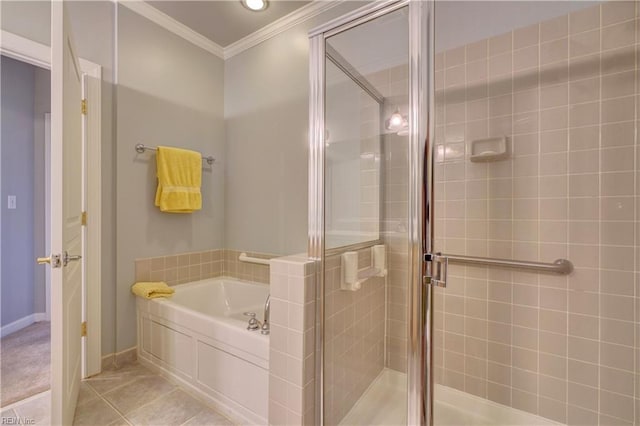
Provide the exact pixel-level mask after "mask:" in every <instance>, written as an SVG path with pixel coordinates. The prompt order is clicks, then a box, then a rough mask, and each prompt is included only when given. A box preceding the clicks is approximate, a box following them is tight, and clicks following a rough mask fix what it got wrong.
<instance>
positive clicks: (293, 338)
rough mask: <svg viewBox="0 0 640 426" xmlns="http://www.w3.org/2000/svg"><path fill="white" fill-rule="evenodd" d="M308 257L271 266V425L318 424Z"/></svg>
mask: <svg viewBox="0 0 640 426" xmlns="http://www.w3.org/2000/svg"><path fill="white" fill-rule="evenodd" d="M313 267H314V263H313V262H311V261H310V260H309V259H308V258H307V257H306V256H285V257H280V258H277V259H274V260H272V262H271V278H270V279H271V332H270V336H269V338H270V348H269V349H270V351H269V424H270V425H287V426H295V425H303V424H304V425H313V424H314V422H315V411H314V410H315V378H314V375H315V319H316V309H315V306H316V302H315V297H316V294H315V275H314V274H313V272H314V270H313Z"/></svg>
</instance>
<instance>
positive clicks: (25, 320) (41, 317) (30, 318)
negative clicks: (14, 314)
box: [0, 312, 47, 337]
mask: <svg viewBox="0 0 640 426" xmlns="http://www.w3.org/2000/svg"><path fill="white" fill-rule="evenodd" d="M46 319H47V314H45V313H44V312H38V313H36V314H31V315H27V316H26V317H22V318H20V319H19V320H16V321H14V322H12V323H10V324H7V325H3V326H2V327H0V337H4V336H8V335H9V334H11V333H15V332H16V331H18V330H22V329H23V328H25V327H28V326H30V325H31V324H33V323H34V322H40V321H46Z"/></svg>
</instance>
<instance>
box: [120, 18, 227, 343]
mask: <svg viewBox="0 0 640 426" xmlns="http://www.w3.org/2000/svg"><path fill="white" fill-rule="evenodd" d="M223 78H224V67H223V61H222V60H221V59H219V58H217V57H215V56H213V55H212V54H210V53H208V52H207V51H205V50H202V49H200V48H198V47H196V46H194V45H193V44H191V43H189V42H187V41H186V40H184V39H182V38H180V37H178V36H176V35H175V34H173V33H170V32H169V31H167V30H165V29H163V28H161V27H160V26H158V25H156V24H154V23H152V22H151V21H149V20H147V19H145V18H143V17H141V16H140V15H137V14H135V13H134V12H132V11H130V10H129V9H127V8H126V7H123V6H119V7H118V88H117V102H118V110H117V161H116V176H117V178H116V182H117V186H116V190H117V194H118V202H117V231H116V232H117V250H116V253H117V311H116V318H117V331H116V333H117V350H119V351H120V350H124V349H127V348H130V347H132V346H135V344H136V327H135V324H136V322H135V314H136V311H135V298H134V296H133V295H132V294H131V291H130V288H131V285H132V284H133V283H134V259H136V258H142V257H152V256H159V255H164V254H173V253H178V252H185V251H200V250H208V249H217V248H222V247H223V246H224V245H223V243H224V239H223V235H224V181H223V180H224V167H225V163H226V161H225V149H224V137H225V135H224V117H223V107H224V105H223V95H224V89H223ZM138 142H142V143H144V144H147V145H154V146H155V145H171V146H177V147H181V148H189V149H194V150H197V151H200V152H202V153H205V154H210V155H213V156H214V157H216V160H217V161H216V163H215V164H214V165H213V166H208V165H206V164H205V167H204V168H203V174H202V210H201V211H197V212H194V213H193V214H170V213H161V212H160V210H158V208H157V207H155V206H154V204H153V201H154V196H155V191H156V186H157V180H156V167H155V155H154V154H152V153H148V152H147V153H144V154H137V153H136V152H135V150H134V145H135V144H136V143H138Z"/></svg>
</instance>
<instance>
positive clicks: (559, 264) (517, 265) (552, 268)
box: [425, 253, 573, 275]
mask: <svg viewBox="0 0 640 426" xmlns="http://www.w3.org/2000/svg"><path fill="white" fill-rule="evenodd" d="M427 256H431V258H439V259H440V260H445V259H446V260H448V261H449V262H451V263H460V264H466V265H479V266H495V267H499V268H511V269H525V270H528V271H533V272H550V273H554V274H560V275H568V274H570V273H571V271H573V264H572V263H571V262H570V261H569V260H567V259H557V260H556V261H555V262H553V263H545V262H530V261H526V260H511V259H494V258H490V257H474V256H460V255H456V254H439V253H438V254H433V255H427ZM431 258H430V259H427V258H425V260H431ZM433 260H436V259H433Z"/></svg>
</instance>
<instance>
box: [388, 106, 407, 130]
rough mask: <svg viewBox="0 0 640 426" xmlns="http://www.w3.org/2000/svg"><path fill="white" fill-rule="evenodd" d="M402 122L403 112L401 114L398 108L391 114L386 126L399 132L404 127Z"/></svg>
mask: <svg viewBox="0 0 640 426" xmlns="http://www.w3.org/2000/svg"><path fill="white" fill-rule="evenodd" d="M402 122H403V119H402V114H400V111H399V110H398V109H396V111H395V112H394V113H393V114H391V117H389V119H387V122H386V123H385V127H386V128H387V130H393V131H396V132H397V131H398V130H400V129H402Z"/></svg>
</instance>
